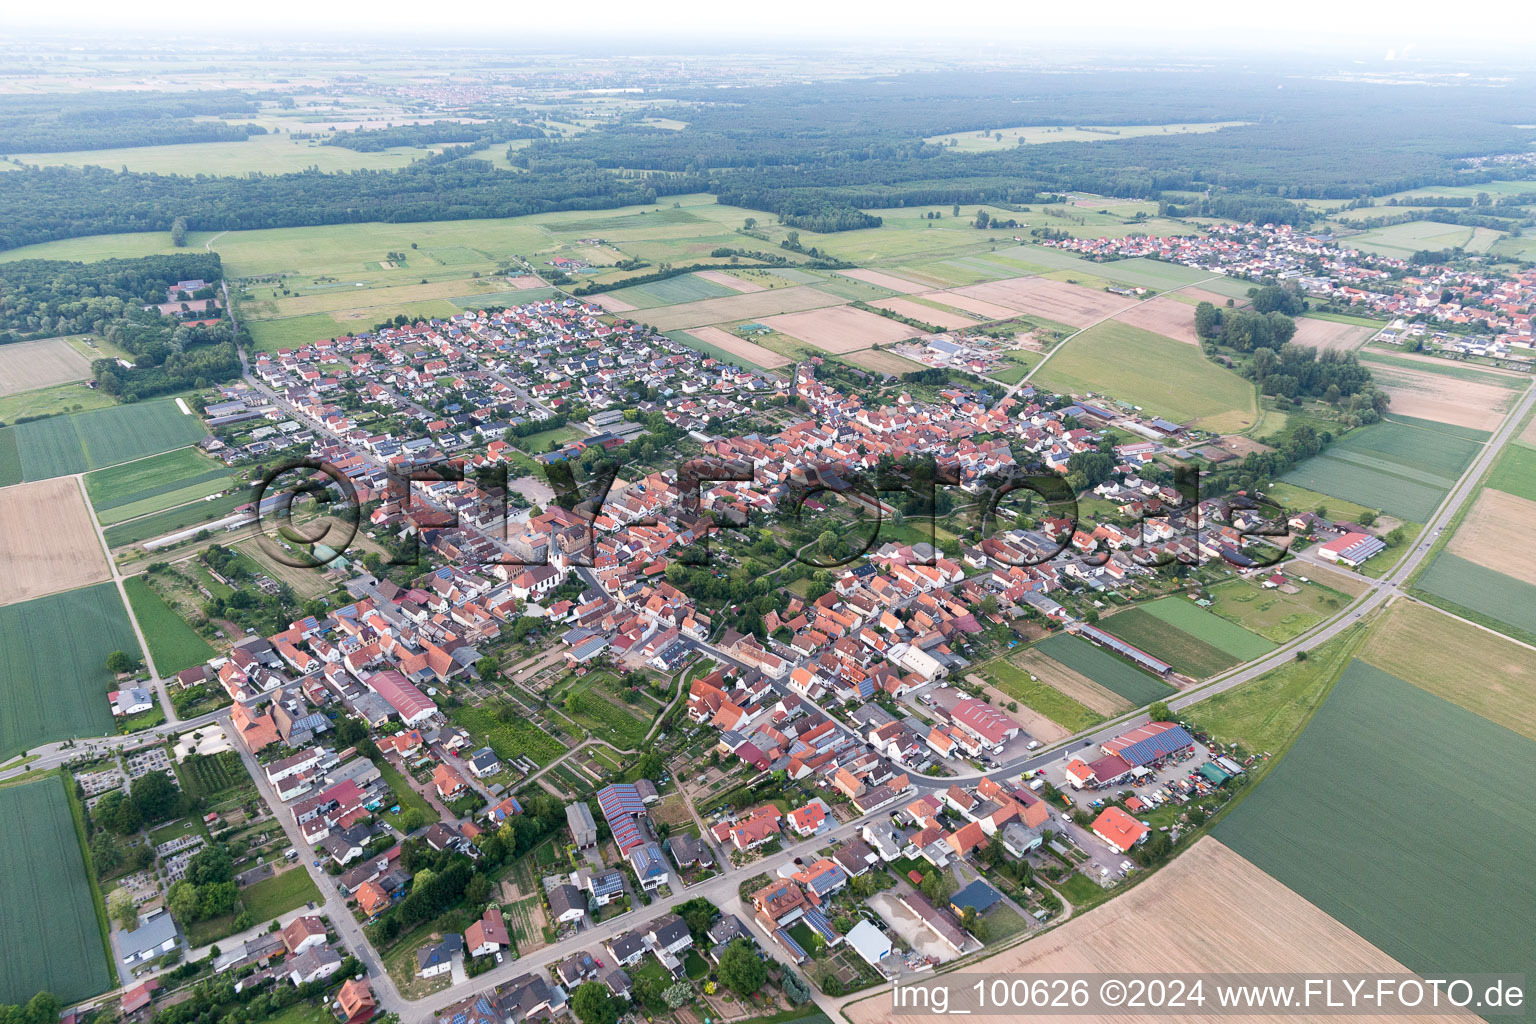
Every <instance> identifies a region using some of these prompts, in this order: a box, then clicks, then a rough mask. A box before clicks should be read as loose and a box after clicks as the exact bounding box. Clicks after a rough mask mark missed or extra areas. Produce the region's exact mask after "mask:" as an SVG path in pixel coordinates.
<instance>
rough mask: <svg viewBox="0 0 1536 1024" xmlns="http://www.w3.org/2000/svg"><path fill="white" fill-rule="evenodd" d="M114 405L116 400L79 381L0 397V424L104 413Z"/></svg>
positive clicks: (98, 389)
mask: <svg viewBox="0 0 1536 1024" xmlns="http://www.w3.org/2000/svg"><path fill="white" fill-rule="evenodd" d="M116 404H117V399H115V398H113V397H112V396H111V395H109V394H107V393H106V392H104V391H102V390H101V389H100V388H88V387H86V386H85V383H84V382H83V381H76V382H75V383H73V384H55V385H54V386H53V387H47V388H37V389H36V390H34V391H20V392H17V393H16V394H12V395H6V396H4V397H0V421H4V422H6V423H15V422H16V421H18V420H20V419H21V418H22V417H26V418H28V419H36V418H38V417H42V416H61V415H63V414H65V413H71V412H85V411H86V410H89V409H105V408H107V407H108V406H112V405H116Z"/></svg>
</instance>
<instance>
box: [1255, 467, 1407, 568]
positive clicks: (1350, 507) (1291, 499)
mask: <svg viewBox="0 0 1536 1024" xmlns="http://www.w3.org/2000/svg"><path fill="white" fill-rule="evenodd" d="M1264 495H1265V497H1268V498H1271V499H1273V500H1274V501H1276V502H1279V503H1280V504H1281V505H1283V506H1285V508H1286V509H1288V510H1289V511H1292V512H1313V511H1316V510H1317V509H1318V508H1322V509H1325V510H1326V512H1327V515H1326V518H1328V519H1348V520H1350V521H1351V522H1359V521H1360V517H1361V516H1362V515H1364V514H1365V513H1366V512H1380V511H1381V509H1379V508H1375V507H1372V506H1369V505H1361V504H1359V503H1358V502H1354V501H1345V500H1344V499H1343V498H1340V497H1338V496H1337V495H1333V494H1324V493H1322V492H1321V491H1313V490H1309V489H1308V488H1305V487H1300V486H1298V485H1296V484H1289V483H1274V484H1270V486H1269V490H1267V491H1265V492H1264ZM1309 568H1310V567H1309Z"/></svg>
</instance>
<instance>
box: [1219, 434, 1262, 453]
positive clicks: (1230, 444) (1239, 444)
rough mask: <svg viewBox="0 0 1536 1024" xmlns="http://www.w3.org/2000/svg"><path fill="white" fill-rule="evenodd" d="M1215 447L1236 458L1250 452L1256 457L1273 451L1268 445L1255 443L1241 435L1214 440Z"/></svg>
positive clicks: (1229, 435) (1230, 435)
mask: <svg viewBox="0 0 1536 1024" xmlns="http://www.w3.org/2000/svg"><path fill="white" fill-rule="evenodd" d="M1216 445H1217V447H1219V448H1220V449H1221V450H1222V451H1224V452H1231V453H1232V454H1233V455H1236V456H1237V457H1238V458H1242V457H1243V456H1244V455H1247V454H1249V453H1250V452H1252V453H1253V454H1256V455H1263V454H1264V453H1265V452H1272V451H1274V449H1273V448H1271V447H1270V446H1269V445H1267V444H1262V443H1260V442H1258V441H1255V440H1254V439H1253V438H1251V437H1244V436H1243V435H1241V434H1228V435H1227V436H1225V437H1219V438H1217V439H1216Z"/></svg>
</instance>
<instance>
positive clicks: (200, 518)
mask: <svg viewBox="0 0 1536 1024" xmlns="http://www.w3.org/2000/svg"><path fill="white" fill-rule="evenodd" d="M250 501H251V495H250V494H249V493H247V492H246V491H244V490H240V491H236V492H235V493H234V494H226V495H224V496H223V497H222V498H214V499H212V500H211V501H194V502H192V503H190V504H187V505H178V506H177V507H176V508H168V509H166V510H165V511H164V512H156V513H155V514H153V515H148V516H144V517H143V518H142V519H134V520H132V521H130V522H126V523H118V524H117V525H116V526H109V527H107V529H106V530H105V531H103V532H104V533H105V534H106V537H107V546H108V547H113V548H117V547H121V546H122V545H124V544H137V543H139V542H140V541H146V540H149V539H150V538H151V537H158V536H160V535H161V534H164V533H174V532H175V531H177V530H185V529H187V528H189V527H192V526H196V525H197V524H199V523H211V522H213V521H214V520H215V519H222V518H224V517H225V516H227V515H229V514H230V513H231V512H233V511H234V510H235V509H237V508H239V507H240V506H241V505H245V504H248V503H249V502H250Z"/></svg>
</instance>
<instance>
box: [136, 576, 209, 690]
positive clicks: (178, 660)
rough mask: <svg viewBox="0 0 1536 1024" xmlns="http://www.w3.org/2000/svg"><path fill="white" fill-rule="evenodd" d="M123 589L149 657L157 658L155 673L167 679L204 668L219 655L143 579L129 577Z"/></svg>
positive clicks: (141, 577) (155, 660) (155, 659)
mask: <svg viewBox="0 0 1536 1024" xmlns="http://www.w3.org/2000/svg"><path fill="white" fill-rule="evenodd" d="M123 589H124V590H125V591H127V592H128V603H129V604H130V605H132V606H133V617H134V618H136V619H138V620H139V628H140V629H141V630H143V631H144V638H145V639H146V640H148V641H149V656H150V657H151V658H153V659H154V662H155V670H156V671H157V672H159V673H160V675H162V676H168V675H171V674H173V673H176V672H180V671H181V670H182V669H184V668H191V667H192V666H193V665H201V664H202V663H203V662H205V661H207V660H208V659H209V658H212V657H213V656H214V655H215V654H216V653H218V652H216V651H215V650H214V649H213V648H212V647H210V646H209V645H208V641H206V640H204V639H203V638H202V637H200V636H198V635H197V633H196V632H194V631H193V629H192V627H191V626H189V625H187V621H186V620H185V619H183V618H182V617H181V616H180V615H178V614H176V611H175V609H173V608H172V607H171V606H170V605H168V604H166V603H165V602H164V601H163V600H161V598H160V595H159V594H157V593H155V592H154V591H153V590H152V589H150V586H149V584H148V583H146V582H145V581H144V577H143V576H130V577H128V579H126V580H124V581H123Z"/></svg>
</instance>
